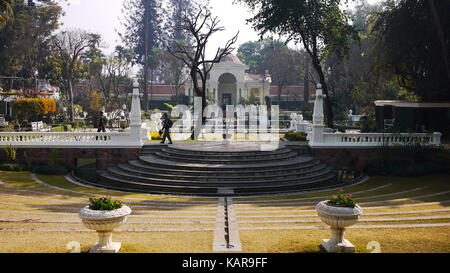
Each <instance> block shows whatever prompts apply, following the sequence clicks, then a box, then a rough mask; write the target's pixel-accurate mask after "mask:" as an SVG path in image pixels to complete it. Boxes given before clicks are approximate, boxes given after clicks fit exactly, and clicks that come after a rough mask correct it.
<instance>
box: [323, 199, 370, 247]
mask: <svg viewBox="0 0 450 273" xmlns="http://www.w3.org/2000/svg"><path fill="white" fill-rule="evenodd" d="M327 203H328V200H326V201H322V202H320V203H318V204H317V205H316V211H317V214H318V215H319V218H320V220H322V222H324V223H325V224H327V225H329V226H331V239H323V240H322V246H323V247H324V248H325V249H326V250H327V252H344V253H351V252H354V251H355V247H354V246H353V244H352V243H350V241H348V240H347V239H345V238H344V231H345V228H346V227H349V226H351V225H353V224H355V223H356V222H357V221H358V219H359V216H360V215H361V214H362V209H361V207H360V206H359V205H358V204H357V205H356V206H355V207H354V208H351V207H344V206H337V205H329V204H327Z"/></svg>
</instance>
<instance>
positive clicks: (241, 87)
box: [184, 54, 271, 106]
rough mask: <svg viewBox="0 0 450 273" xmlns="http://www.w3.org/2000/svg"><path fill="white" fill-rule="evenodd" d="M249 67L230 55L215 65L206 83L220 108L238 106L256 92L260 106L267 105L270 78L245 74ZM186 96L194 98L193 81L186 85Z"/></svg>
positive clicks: (208, 90) (187, 82)
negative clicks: (242, 100)
mask: <svg viewBox="0 0 450 273" xmlns="http://www.w3.org/2000/svg"><path fill="white" fill-rule="evenodd" d="M246 69H247V66H246V65H245V64H243V63H242V62H241V60H239V58H238V57H237V56H236V55H233V54H230V55H228V56H225V57H223V58H222V59H221V61H220V62H219V63H215V64H214V65H213V68H212V69H211V71H210V74H209V79H208V80H207V82H206V89H207V92H208V93H209V94H212V95H213V96H214V98H215V100H216V101H217V104H218V105H220V106H224V105H237V104H239V102H240V101H241V99H247V98H248V97H249V96H250V92H254V93H255V95H256V96H257V97H258V100H259V102H260V104H265V99H264V97H266V96H270V83H271V79H270V76H269V75H268V74H267V73H266V75H258V74H248V73H245V70H246ZM200 84H201V83H200ZM184 92H185V95H186V96H189V97H191V98H192V97H194V96H195V92H194V88H193V84H192V80H191V79H188V80H187V81H186V83H185V85H184Z"/></svg>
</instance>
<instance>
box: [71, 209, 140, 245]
mask: <svg viewBox="0 0 450 273" xmlns="http://www.w3.org/2000/svg"><path fill="white" fill-rule="evenodd" d="M130 213H131V209H130V208H129V207H128V206H126V205H123V206H122V207H121V208H119V209H115V210H91V209H89V206H86V207H84V208H83V209H82V210H81V211H80V212H79V213H78V215H79V216H80V218H81V220H82V221H83V224H84V225H85V226H86V227H87V228H89V229H92V230H95V231H97V234H98V242H97V243H96V244H95V245H94V246H93V247H91V249H90V250H89V253H117V252H119V250H120V247H121V243H119V242H113V241H112V232H113V230H114V229H115V228H117V227H119V226H120V225H122V224H123V223H124V222H125V221H126V219H127V216H128V215H130Z"/></svg>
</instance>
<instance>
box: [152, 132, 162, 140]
mask: <svg viewBox="0 0 450 273" xmlns="http://www.w3.org/2000/svg"><path fill="white" fill-rule="evenodd" d="M150 137H151V139H152V140H153V139H155V140H162V136H161V135H160V134H159V132H156V131H153V132H150Z"/></svg>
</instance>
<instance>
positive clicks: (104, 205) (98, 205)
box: [89, 195, 123, 210]
mask: <svg viewBox="0 0 450 273" xmlns="http://www.w3.org/2000/svg"><path fill="white" fill-rule="evenodd" d="M89 201H90V204H89V209H91V210H115V209H119V208H121V207H122V206H123V203H122V202H120V200H119V201H116V200H111V197H110V196H109V195H106V196H103V197H99V198H89Z"/></svg>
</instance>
